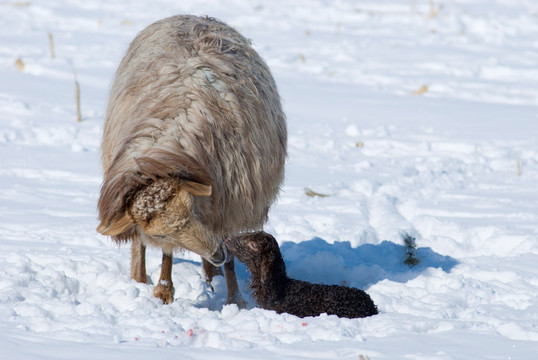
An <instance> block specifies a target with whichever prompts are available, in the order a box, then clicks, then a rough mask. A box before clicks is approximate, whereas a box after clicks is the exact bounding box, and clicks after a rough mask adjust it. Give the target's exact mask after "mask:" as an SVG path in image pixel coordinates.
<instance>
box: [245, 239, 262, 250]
mask: <svg viewBox="0 0 538 360" xmlns="http://www.w3.org/2000/svg"><path fill="white" fill-rule="evenodd" d="M247 246H248V248H249V249H250V250H252V251H255V252H258V251H259V250H260V247H259V246H258V243H257V242H255V241H248V242H247Z"/></svg>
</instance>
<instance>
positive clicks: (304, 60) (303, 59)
mask: <svg viewBox="0 0 538 360" xmlns="http://www.w3.org/2000/svg"><path fill="white" fill-rule="evenodd" d="M299 59H301V62H303V63H305V62H306V56H304V55H303V54H301V55H299Z"/></svg>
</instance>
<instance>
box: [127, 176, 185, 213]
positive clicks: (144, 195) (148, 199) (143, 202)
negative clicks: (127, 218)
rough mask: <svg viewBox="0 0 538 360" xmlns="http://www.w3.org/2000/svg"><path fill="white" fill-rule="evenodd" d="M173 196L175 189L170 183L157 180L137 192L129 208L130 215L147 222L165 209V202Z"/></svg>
mask: <svg viewBox="0 0 538 360" xmlns="http://www.w3.org/2000/svg"><path fill="white" fill-rule="evenodd" d="M174 194H175V189H174V187H173V186H172V183H171V182H170V181H164V180H157V181H155V182H154V183H152V184H150V185H148V186H146V187H145V188H144V189H142V190H140V191H139V192H138V194H137V196H136V198H135V200H134V201H133V205H132V206H131V215H132V216H133V217H134V218H137V219H140V220H142V221H145V222H149V221H150V220H151V218H152V217H153V215H154V214H156V213H159V212H162V211H163V210H164V209H165V208H166V204H167V201H168V200H169V199H170V198H171V197H172V196H174Z"/></svg>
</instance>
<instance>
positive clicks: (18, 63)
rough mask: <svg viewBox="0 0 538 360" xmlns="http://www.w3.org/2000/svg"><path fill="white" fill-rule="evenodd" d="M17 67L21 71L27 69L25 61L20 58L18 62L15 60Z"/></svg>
mask: <svg viewBox="0 0 538 360" xmlns="http://www.w3.org/2000/svg"><path fill="white" fill-rule="evenodd" d="M15 67H16V68H17V70H19V71H24V67H25V65H24V61H22V59H21V58H18V59H17V60H15Z"/></svg>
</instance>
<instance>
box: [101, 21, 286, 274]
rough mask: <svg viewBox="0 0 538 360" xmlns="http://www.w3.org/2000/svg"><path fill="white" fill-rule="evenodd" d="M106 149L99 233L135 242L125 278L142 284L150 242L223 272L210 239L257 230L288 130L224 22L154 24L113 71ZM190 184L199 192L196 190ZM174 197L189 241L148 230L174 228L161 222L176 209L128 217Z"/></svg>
mask: <svg viewBox="0 0 538 360" xmlns="http://www.w3.org/2000/svg"><path fill="white" fill-rule="evenodd" d="M102 151H103V155H102V163H103V170H104V182H103V187H102V189H101V197H100V199H99V217H100V220H101V225H100V227H99V228H98V230H99V231H100V232H102V233H103V234H107V235H112V236H113V238H114V239H115V240H116V241H118V242H122V241H132V243H133V260H132V261H133V262H132V276H133V278H135V279H137V280H138V281H143V282H145V268H144V269H143V274H142V267H144V264H143V263H142V264H138V263H139V262H143V259H142V256H140V255H139V254H138V253H140V252H144V251H145V245H146V244H152V245H154V246H157V247H160V248H162V249H163V254H165V255H168V256H171V253H172V251H173V250H174V249H177V248H187V249H189V250H193V251H195V252H198V253H199V254H200V255H202V257H204V258H206V259H207V260H209V261H212V262H213V263H221V260H222V255H223V250H224V248H223V247H222V244H220V240H218V239H219V238H224V237H226V236H230V235H233V234H237V233H239V232H240V231H245V230H249V229H251V230H253V229H261V228H262V226H263V224H264V222H265V220H266V218H267V212H268V209H269V207H270V205H271V204H272V202H273V201H274V199H275V197H276V195H277V193H278V190H279V187H280V184H281V182H282V179H283V173H284V160H285V156H286V123H285V117H284V114H283V112H282V109H281V105H280V98H279V95H278V93H277V89H276V85H275V82H274V80H273V78H272V76H271V73H270V71H269V69H268V68H267V66H266V65H265V63H264V62H263V60H262V59H261V58H260V57H259V55H258V54H257V53H256V52H255V51H254V50H253V49H252V48H251V46H250V44H249V42H248V40H246V39H245V38H244V37H243V36H241V35H240V34H239V33H237V32H236V31H235V30H233V29H232V28H230V27H229V26H227V25H225V24H224V23H222V22H220V21H217V20H215V19H211V18H201V17H196V16H175V17H171V18H167V19H164V20H161V21H158V22H156V23H154V24H152V25H150V26H149V27H147V28H146V29H144V30H143V31H142V32H141V33H140V34H139V35H138V36H137V37H136V38H135V39H134V40H133V42H132V43H131V45H130V46H129V49H128V51H127V54H126V55H125V57H124V58H123V60H122V62H121V64H120V66H119V68H118V71H117V73H116V77H115V80H114V83H113V85H112V89H111V93H110V99H109V104H108V110H107V115H106V121H105V127H104V133H103V143H102ZM157 180H158V181H157ZM185 181H187V182H189V183H185ZM192 182H194V183H197V184H202V185H203V186H205V188H199V187H198V188H196V189H195V191H194V192H192V191H191V190H192V189H193V188H192V187H190V185H189V184H192ZM155 184H157V185H155ZM185 184H187V185H188V186H184V185H185ZM161 185H162V188H163V189H165V191H164V192H167V193H166V194H164V193H163V191H161V190H159V187H161ZM152 186H153V187H154V188H155V187H157V188H156V189H150V187H152ZM170 189H171V190H170ZM184 189H187V190H184ZM182 192H183V193H185V194H186V195H185V194H184V195H185V196H184V198H185V201H183V200H182V201H181V204H180V205H181V206H180V207H181V209H182V211H183V210H186V212H185V213H186V215H185V216H184V217H183V218H181V219H179V220H185V221H183V223H186V224H192V223H195V224H196V226H197V230H196V231H195V232H193V231H190V230H189V231H190V233H188V232H189V231H187V230H184V229H183V228H181V229H180V230H181V231H180V230H178V231H176V232H174V233H173V236H172V235H167V238H164V239H163V236H162V235H163V234H159V232H158V230H159V229H158V228H159V225H155V224H154V225H151V224H149V225H148V224H146V223H144V222H148V223H149V222H150V221H151V220H152V219H153V218H154V217H156V215H155V214H157V215H159V216H161V215H162V216H161V218H163V219H164V220H162V219H161V220H162V221H161V220H159V221H160V223H167V224H168V223H175V224H177V223H179V222H181V221H179V220H178V219H171V220H170V219H168V218H166V217H170V216H171V215H174V214H175V213H177V212H178V211H176V210H174V211H171V210H167V209H168V208H166V209H165V206H164V205H162V204H161V205H162V206H160V207H155V206H153V207H148V206H142V208H140V206H139V207H138V208H137V209H136V211H135V210H134V209H133V206H134V205H133V204H135V203H136V202H138V204H151V205H155V204H160V203H163V204H164V203H166V204H168V203H170V202H173V201H174V202H176V203H179V202H180V201H179V200H178V201H176V200H173V201H172V200H170V199H171V198H172V197H174V196H176V195H177V194H179V193H181V194H183V193H182ZM141 194H142V195H141ZM162 194H164V195H162ZM159 196H160V198H158V197H159ZM182 196H183V195H182ZM176 197H177V196H176ZM176 197H174V198H173V199H176ZM157 198H158V199H157ZM137 199H138V200H137ZM135 205H136V204H135ZM176 208H177V206H176ZM163 209H164V210H163ZM144 211H145V212H146V213H144ZM163 212H164V214H163ZM135 213H136V214H135ZM137 216H138V217H137ZM182 216H183V215H182ZM176 217H177V216H176ZM150 225H151V226H150ZM150 227H151V231H150V230H147V229H149V228H150ZM177 229H179V228H177ZM177 229H176V230H177ZM170 231H172V230H170ZM187 233H188V234H187ZM166 234H168V233H166ZM186 234H187V235H189V236H185V235H186ZM219 246H220V248H219ZM167 261H168V262H170V260H169V259H168V260H167ZM164 267H165V266H164V257H163V269H164ZM170 267H171V265H170ZM164 280H167V281H168V280H169V279H164Z"/></svg>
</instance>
